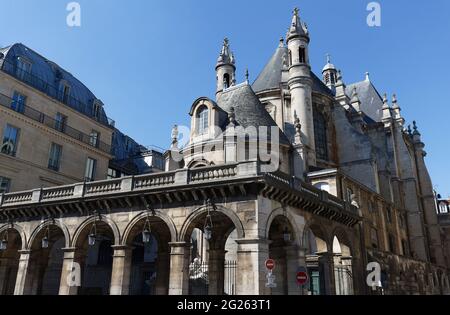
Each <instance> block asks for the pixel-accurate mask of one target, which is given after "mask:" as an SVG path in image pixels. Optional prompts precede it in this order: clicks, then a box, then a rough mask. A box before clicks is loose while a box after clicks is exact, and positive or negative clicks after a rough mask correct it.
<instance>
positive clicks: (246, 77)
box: [245, 68, 250, 82]
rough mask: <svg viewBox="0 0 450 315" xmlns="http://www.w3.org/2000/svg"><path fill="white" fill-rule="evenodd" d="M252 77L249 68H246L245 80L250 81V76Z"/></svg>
mask: <svg viewBox="0 0 450 315" xmlns="http://www.w3.org/2000/svg"><path fill="white" fill-rule="evenodd" d="M249 77H250V74H249V73H248V68H246V69H245V80H246V81H247V82H248V78H249Z"/></svg>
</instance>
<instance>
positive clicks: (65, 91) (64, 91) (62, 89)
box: [59, 82, 70, 104]
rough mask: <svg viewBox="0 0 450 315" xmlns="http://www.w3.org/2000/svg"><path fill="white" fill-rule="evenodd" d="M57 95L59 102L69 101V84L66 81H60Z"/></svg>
mask: <svg viewBox="0 0 450 315" xmlns="http://www.w3.org/2000/svg"><path fill="white" fill-rule="evenodd" d="M59 97H60V100H61V102H63V103H64V104H68V103H69V97H70V86H69V85H68V84H66V83H64V82H63V83H61V85H60V86H59Z"/></svg>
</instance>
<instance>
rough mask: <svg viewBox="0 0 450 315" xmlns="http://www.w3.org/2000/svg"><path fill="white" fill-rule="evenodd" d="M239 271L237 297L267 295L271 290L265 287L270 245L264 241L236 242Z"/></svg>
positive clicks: (246, 240)
mask: <svg viewBox="0 0 450 315" xmlns="http://www.w3.org/2000/svg"><path fill="white" fill-rule="evenodd" d="M236 242H237V244H238V249H237V270H236V273H237V274H236V294H237V295H267V294H269V293H270V290H269V289H267V288H266V287H265V284H266V282H267V279H266V273H267V272H266V267H265V266H264V263H265V261H266V260H267V259H268V258H269V244H268V241H267V240H264V239H239V240H236Z"/></svg>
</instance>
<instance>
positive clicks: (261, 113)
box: [217, 83, 290, 145]
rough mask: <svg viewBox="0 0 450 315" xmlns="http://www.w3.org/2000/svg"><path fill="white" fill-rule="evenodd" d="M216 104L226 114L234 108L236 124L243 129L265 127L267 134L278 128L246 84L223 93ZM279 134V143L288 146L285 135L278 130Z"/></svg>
mask: <svg viewBox="0 0 450 315" xmlns="http://www.w3.org/2000/svg"><path fill="white" fill-rule="evenodd" d="M217 104H218V105H219V107H220V108H221V109H223V110H224V111H225V112H227V113H231V108H234V111H235V116H236V122H237V124H238V125H239V126H242V127H244V128H247V127H250V126H253V127H260V126H267V127H269V132H270V127H277V128H279V127H278V125H277V124H276V122H275V121H274V120H273V118H272V116H270V114H269V113H268V112H267V111H266V109H265V108H264V106H263V105H262V104H261V102H260V100H259V98H258V96H256V94H255V92H254V91H253V89H252V87H251V86H250V85H249V84H248V83H243V84H240V85H236V86H233V87H231V88H229V89H228V90H226V91H225V92H223V93H222V94H221V95H220V96H219V98H218V100H217ZM279 133H280V143H282V144H285V145H290V142H289V140H288V139H287V137H286V135H285V134H284V133H283V132H282V131H281V130H280V129H279ZM269 136H270V135H269Z"/></svg>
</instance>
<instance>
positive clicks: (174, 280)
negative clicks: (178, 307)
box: [169, 242, 191, 295]
mask: <svg viewBox="0 0 450 315" xmlns="http://www.w3.org/2000/svg"><path fill="white" fill-rule="evenodd" d="M169 245H170V247H171V253H170V276H169V295H187V294H189V258H190V249H191V244H190V243H186V242H180V243H170V244H169Z"/></svg>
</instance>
